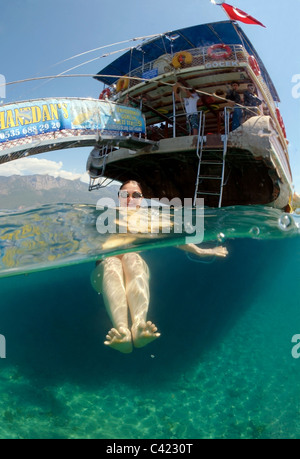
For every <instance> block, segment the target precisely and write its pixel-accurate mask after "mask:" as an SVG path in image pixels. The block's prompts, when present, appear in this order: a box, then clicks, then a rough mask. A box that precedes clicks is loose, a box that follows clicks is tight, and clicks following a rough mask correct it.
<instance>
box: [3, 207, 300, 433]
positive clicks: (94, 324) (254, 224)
mask: <svg viewBox="0 0 300 459" xmlns="http://www.w3.org/2000/svg"><path fill="white" fill-rule="evenodd" d="M204 214H205V215H204V240H203V242H201V241H200V242H201V244H200V245H199V247H217V246H223V247H226V249H227V251H228V255H227V256H226V257H224V258H217V257H214V256H211V257H206V258H199V257H196V256H195V255H191V254H187V253H185V252H184V251H182V250H177V247H176V245H180V244H184V243H185V242H186V239H185V238H186V236H187V235H186V234H183V235H179V236H178V235H176V234H175V235H174V233H172V234H164V235H163V237H158V236H157V237H156V236H155V237H153V235H151V234H148V235H146V236H145V235H144V236H143V237H141V238H140V239H137V240H135V241H132V240H128V241H127V243H123V245H122V246H120V245H118V244H116V245H115V246H114V244H112V245H109V244H106V242H107V240H108V236H107V235H103V234H102V235H101V234H99V232H98V231H97V228H96V221H97V218H98V216H99V210H97V209H96V207H95V206H92V205H74V204H57V205H46V206H41V207H39V208H34V209H27V210H23V211H15V212H12V211H4V212H2V213H1V216H0V249H1V257H0V276H1V277H0V289H1V305H0V314H1V315H0V317H1V321H0V337H1V338H2V339H1V340H0V357H1V359H0V390H1V394H2V396H1V400H0V437H1V438H2V439H46V438H47V439H65V438H66V439H82V438H86V439H208V438H223V439H256V438H257V439H262V438H270V439H271V438H299V437H300V422H299V420H300V396H299V393H300V390H299V389H300V360H298V357H300V353H299V355H298V352H297V349H298V347H297V343H298V341H299V340H300V335H299V336H298V337H297V336H295V335H298V334H300V307H299V305H300V302H299V298H300V294H299V280H300V279H299V254H300V237H299V232H300V218H299V214H296V213H294V214H286V213H283V212H281V211H279V210H276V209H272V208H270V207H264V206H248V207H241V206H240V207H239V206H235V207H228V208H221V209H205V213H204ZM195 243H199V240H198V241H197V239H196V238H195ZM126 251H127V252H128V251H138V252H139V253H140V255H142V257H143V259H144V260H145V261H146V262H147V264H148V266H149V269H150V275H151V277H150V307H149V312H148V318H149V320H151V321H153V322H154V323H155V324H156V326H157V328H158V331H159V332H160V333H161V336H160V337H159V338H158V339H156V340H155V341H153V342H151V343H149V344H148V345H147V346H144V347H142V348H134V349H133V352H131V353H129V354H123V353H121V352H117V351H116V350H115V349H112V348H109V347H108V346H105V345H104V344H103V343H104V340H105V336H106V334H107V332H108V330H109V329H110V328H111V323H110V319H109V317H108V315H107V312H106V309H105V306H104V303H103V298H102V295H101V294H99V293H97V292H96V291H95V290H94V288H93V285H92V282H91V275H92V272H93V271H94V269H95V261H96V260H97V259H100V258H102V257H107V256H109V255H115V254H118V253H122V252H126Z"/></svg>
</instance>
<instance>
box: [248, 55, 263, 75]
mask: <svg viewBox="0 0 300 459" xmlns="http://www.w3.org/2000/svg"><path fill="white" fill-rule="evenodd" d="M248 62H249V65H250V67H251V68H252V70H253V72H254V73H255V75H256V76H258V75H260V68H259V65H258V63H257V60H256V59H255V57H254V56H249V57H248Z"/></svg>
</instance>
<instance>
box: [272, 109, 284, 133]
mask: <svg viewBox="0 0 300 459" xmlns="http://www.w3.org/2000/svg"><path fill="white" fill-rule="evenodd" d="M275 111H276V116H277V120H278V123H279V125H280V127H281V129H282V132H283V135H284V137H285V138H286V130H285V125H284V122H283V119H282V116H281V113H280V111H279V108H276V110H275Z"/></svg>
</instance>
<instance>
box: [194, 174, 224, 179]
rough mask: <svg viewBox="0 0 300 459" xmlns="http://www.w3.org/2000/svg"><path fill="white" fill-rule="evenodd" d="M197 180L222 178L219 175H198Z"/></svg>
mask: <svg viewBox="0 0 300 459" xmlns="http://www.w3.org/2000/svg"><path fill="white" fill-rule="evenodd" d="M198 178H199V180H201V179H202V180H204V179H207V180H222V177H221V176H219V175H199V177H198Z"/></svg>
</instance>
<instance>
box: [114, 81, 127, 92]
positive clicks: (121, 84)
mask: <svg viewBox="0 0 300 459" xmlns="http://www.w3.org/2000/svg"><path fill="white" fill-rule="evenodd" d="M128 86H129V78H120V79H119V80H118V81H117V87H116V91H117V92H120V91H124V90H125V89H127V88H128Z"/></svg>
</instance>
